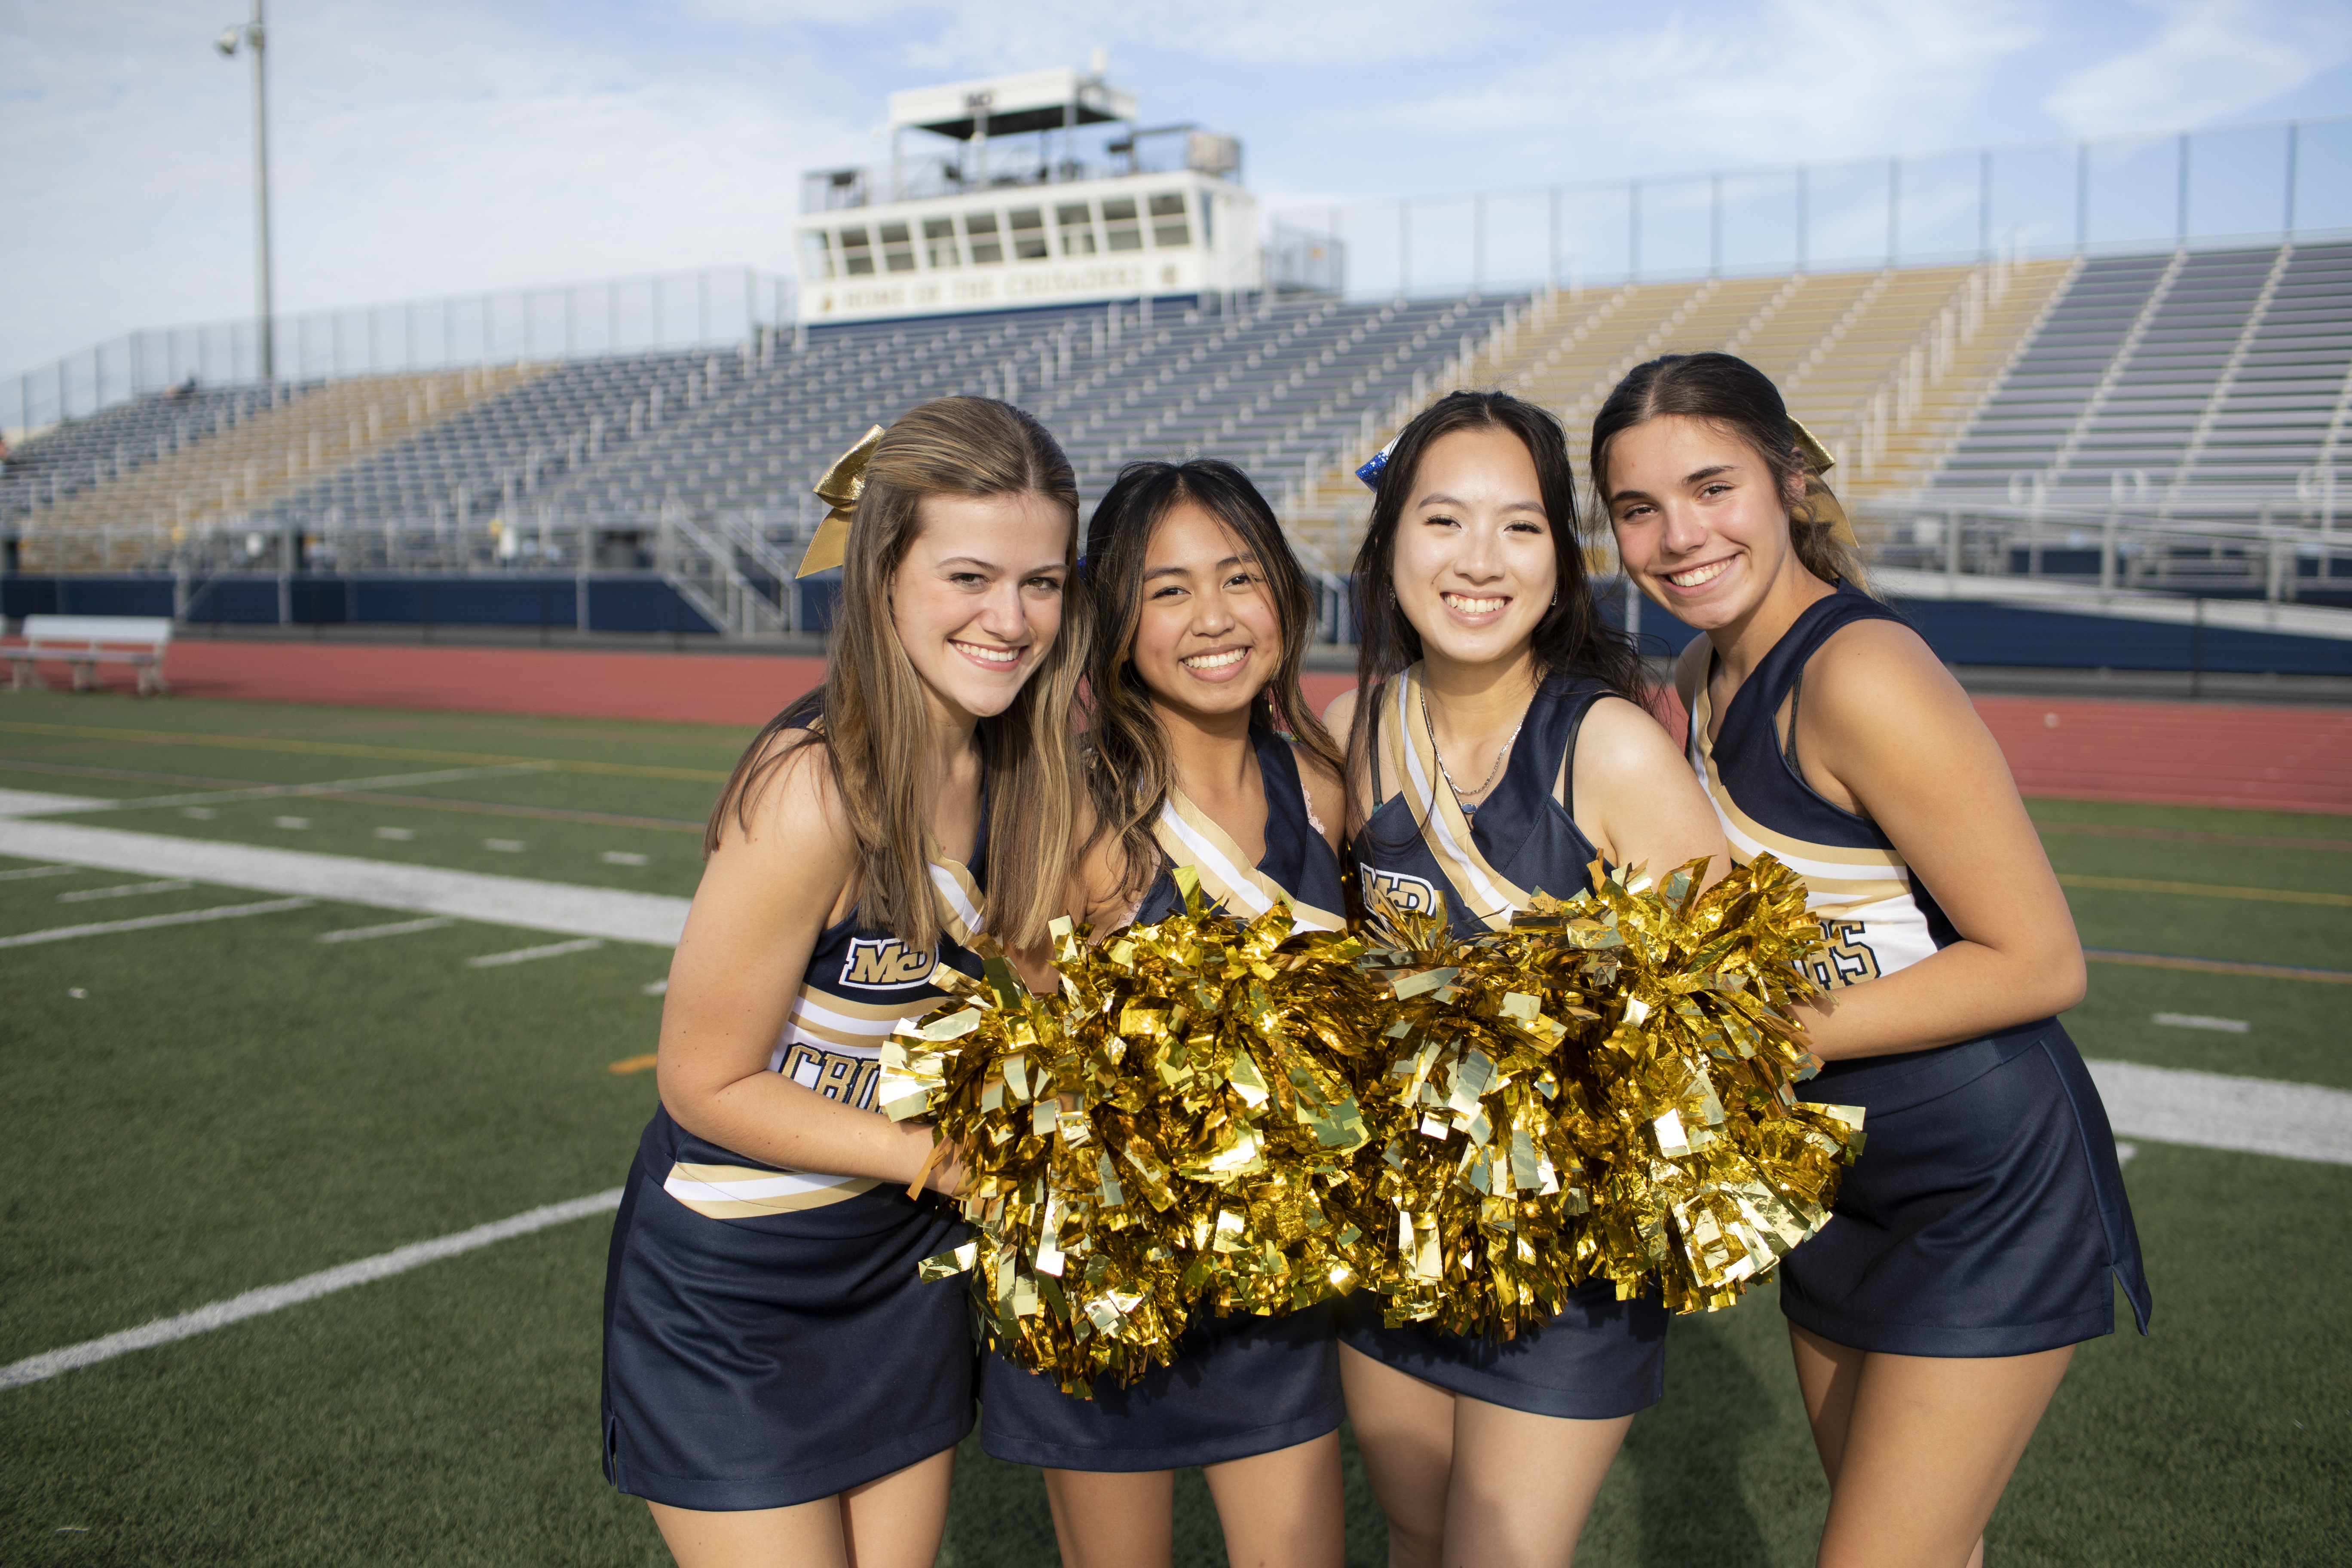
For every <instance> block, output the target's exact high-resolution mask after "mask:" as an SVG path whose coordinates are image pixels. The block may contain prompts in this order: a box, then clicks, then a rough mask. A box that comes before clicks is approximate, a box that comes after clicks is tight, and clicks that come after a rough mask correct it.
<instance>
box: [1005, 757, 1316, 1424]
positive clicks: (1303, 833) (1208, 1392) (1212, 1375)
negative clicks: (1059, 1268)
mask: <svg viewBox="0 0 2352 1568" xmlns="http://www.w3.org/2000/svg"><path fill="white" fill-rule="evenodd" d="M1251 739H1252V741H1253V742H1255V749H1256V752H1257V763H1258V776H1259V779H1260V782H1261V784H1263V785H1264V788H1265V858H1264V859H1262V860H1260V861H1258V862H1257V865H1256V868H1255V875H1254V876H1253V875H1252V874H1251V873H1250V872H1249V871H1248V870H1247V869H1246V866H1247V862H1246V859H1245V858H1244V854H1243V852H1242V850H1241V849H1240V848H1239V847H1237V846H1235V845H1234V841H1233V839H1232V838H1231V837H1228V836H1226V835H1225V834H1224V832H1223V830H1222V829H1220V828H1218V827H1217V826H1216V825H1215V824H1214V823H1213V821H1211V820H1210V818H1209V817H1208V816H1207V815H1206V814H1204V813H1202V812H1201V811H1199V810H1198V809H1197V808H1195V807H1192V805H1190V803H1189V802H1185V801H1183V800H1181V799H1178V800H1175V801H1171V803H1170V804H1169V807H1168V809H1167V810H1166V811H1164V812H1163V813H1162V814H1161V818H1160V823H1159V825H1158V837H1159V838H1160V843H1161V846H1162V847H1163V850H1164V851H1165V854H1166V856H1167V858H1168V864H1182V865H1189V866H1192V867H1193V868H1195V869H1196V870H1198V871H1199V872H1200V874H1201V887H1202V893H1203V894H1204V895H1206V896H1208V897H1209V898H1210V899H1211V900H1213V902H1214V903H1215V904H1217V905H1218V906H1219V907H1221V908H1223V910H1225V912H1226V913H1228V914H1232V915H1235V916H1237V917H1239V918H1241V919H1244V920H1246V919H1249V918H1251V917H1252V916H1253V915H1255V914H1256V913H1260V912H1263V910H1265V908H1266V907H1267V903H1266V900H1267V899H1268V898H1269V896H1282V897H1285V898H1286V900H1287V901H1289V902H1290V904H1291V906H1292V911H1293V915H1294V918H1295V919H1300V920H1303V921H1305V922H1306V923H1311V924H1316V925H1321V926H1336V925H1337V924H1338V923H1339V915H1338V912H1337V911H1339V910H1340V909H1341V908H1342V907H1343V905H1342V898H1341V891H1340V886H1339V860H1338V859H1337V858H1335V857H1334V856H1333V855H1332V853H1331V847H1330V846H1329V845H1328V843H1326V842H1325V841H1324V837H1323V835H1322V834H1321V833H1320V832H1319V831H1318V830H1317V829H1316V827H1315V826H1313V825H1312V823H1311V822H1310V821H1309V820H1308V816H1307V797H1306V795H1305V793H1304V791H1303V789H1302V787H1301V784H1300V781H1299V776H1298V767H1297V761H1296V759H1295V758H1294V757H1293V756H1292V755H1291V750H1290V745H1289V742H1286V741H1284V740H1283V739H1282V738H1281V737H1279V736H1277V735H1275V734H1273V733H1271V732H1269V731H1254V732H1253V734H1252V736H1251ZM1182 908H1183V900H1182V898H1181V896H1180V895H1179V893H1178V892H1177V889H1176V882H1175V879H1174V878H1173V877H1172V876H1171V875H1170V873H1169V870H1168V865H1163V866H1162V868H1161V869H1160V875H1159V877H1158V878H1157V879H1154V881H1153V882H1152V884H1151V886H1150V889H1148V890H1147V891H1146V892H1145V894H1144V896H1143V901H1142V902H1141V903H1140V904H1139V905H1138V906H1137V907H1136V911H1135V917H1134V919H1135V923H1136V924H1139V925H1140V924H1146V923H1149V922H1150V921H1158V920H1163V919H1165V918H1167V917H1168V916H1170V915H1171V914H1174V913H1176V912H1178V911H1179V910H1181V909H1182ZM1332 1331H1333V1325H1332V1310H1331V1306H1330V1303H1328V1302H1325V1303H1323V1304H1321V1305H1318V1306H1314V1307H1309V1308H1307V1309H1306V1310H1303V1311H1297V1312H1290V1313H1286V1314H1285V1315H1283V1316H1281V1317H1273V1318H1265V1317H1255V1316H1251V1315H1249V1314H1247V1313H1237V1314H1234V1316H1231V1317H1225V1318H1216V1319H1212V1320H1210V1321H1203V1322H1196V1323H1194V1324H1193V1325H1192V1327H1191V1328H1189V1329H1187V1330H1186V1331H1185V1333H1184V1336H1183V1338H1182V1339H1181V1340H1180V1341H1179V1342H1178V1346H1177V1354H1176V1358H1175V1359H1174V1360H1173V1361H1172V1362H1171V1363H1168V1364H1167V1365H1165V1366H1159V1367H1154V1368H1153V1369H1152V1370H1151V1371H1150V1373H1147V1374H1146V1375H1145V1376H1144V1377H1142V1378H1141V1379H1139V1380H1138V1381H1137V1382H1135V1383H1131V1384H1126V1385H1124V1386H1122V1385H1121V1384H1120V1383H1119V1381H1118V1379H1117V1378H1115V1377H1103V1378H1098V1379H1097V1380H1096V1383H1095V1386H1094V1397H1093V1398H1091V1399H1081V1398H1078V1397H1076V1395H1073V1394H1065V1393H1063V1392H1062V1390H1061V1387H1060V1385H1059V1384H1056V1383H1055V1381H1054V1379H1052V1378H1050V1377H1043V1376H1040V1375H1039V1374H1037V1373H1033V1372H1030V1371H1028V1370H1027V1369H1025V1368H1024V1367H1022V1366H1020V1365H1018V1364H1016V1363H1013V1362H1011V1361H1007V1360H1006V1359H1005V1358H1003V1356H1000V1355H998V1354H997V1353H996V1352H994V1351H988V1352H984V1353H983V1354H982V1358H981V1395H980V1403H981V1443H982V1447H986V1448H987V1450H988V1451H989V1452H990V1453H991V1454H992V1455H994V1456H995V1457H996V1458H1000V1459H1006V1460H1010V1461H1012V1462H1013V1463H1015V1464H1023V1465H1041V1466H1045V1467H1048V1468H1053V1469H1060V1470H1171V1469H1177V1468H1181V1467H1183V1466H1187V1465H1215V1464H1222V1463H1223V1462H1224V1461H1225V1460H1228V1459H1240V1458H1247V1457H1249V1456H1250V1455H1252V1454H1265V1453H1271V1452H1273V1451H1274V1450H1275V1449H1277V1448H1287V1447H1292V1446H1293V1445H1295V1444H1299V1443H1304V1442H1307V1441H1308V1440H1309V1439H1312V1438H1316V1437H1319V1436H1322V1435H1323V1434H1324V1433H1326V1432H1330V1431H1335V1430H1337V1429H1338V1427H1339V1418H1340V1416H1341V1415H1342V1414H1343V1413H1344V1405H1343V1403H1342V1399H1341V1396H1340V1392H1339V1348H1338V1346H1337V1344H1336V1343H1335V1342H1334V1341H1333V1338H1332Z"/></svg>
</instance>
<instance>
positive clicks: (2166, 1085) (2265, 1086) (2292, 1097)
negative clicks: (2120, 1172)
mask: <svg viewBox="0 0 2352 1568" xmlns="http://www.w3.org/2000/svg"><path fill="white" fill-rule="evenodd" d="M2090 1067H2091V1077H2092V1078H2093V1079H2095V1080H2096V1081H2097V1083H2098V1086H2099V1098H2100V1099H2101V1100H2104V1101H2105V1102H2106V1107H2107V1120H2108V1121H2110V1122H2111V1123H2113V1124H2114V1126H2115V1130H2116V1135H2117V1136H2118V1137H2124V1138H2145V1139H2147V1140H2149V1141H2150V1142H2158V1143H2190V1144H2195V1145H2196V1146H2198V1147H2199V1148H2203V1149H2234V1150H2238V1151H2241V1152H2245V1153H2249V1154H2281V1155H2284V1156H2285V1157H2286V1158H2288V1159H2290V1160H2322V1161H2326V1162H2327V1163H2330V1164H2336V1165H2352V1092H2347V1091H2346V1090H2344V1089H2323V1088H2321V1087H2320V1086H2318V1085H2317V1084H2308V1083H2281V1082H2279V1081H2277V1080H2276V1079H2265V1078H2231V1077H2228V1076H2226V1075H2224V1074H2221V1073H2211V1072H2189V1071H2187V1070H2184V1069H2182V1068H2152V1067H2142V1066H2141V1065H2140V1064H2139V1063H2137V1062H2111V1061H2096V1062H2093V1063H2091V1064H2090Z"/></svg>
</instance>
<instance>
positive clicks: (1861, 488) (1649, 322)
mask: <svg viewBox="0 0 2352 1568" xmlns="http://www.w3.org/2000/svg"><path fill="white" fill-rule="evenodd" d="M2073 268H2074V263H2072V262H2066V261H2059V262H2028V263H2022V264H2011V263H2007V262H1994V263H1987V264H1984V265H1980V266H1977V267H1941V268H1907V269H1900V270H1896V269H1886V270H1879V271H1870V272H1843V273H1798V274H1794V275H1790V276H1784V277H1766V278H1740V279H1702V280H1698V281H1689V282H1675V283H1663V284H1628V285H1624V286H1622V287H1620V288H1618V289H1612V290H1607V291H1603V290H1601V289H1590V290H1584V291H1581V292H1570V291H1566V290H1555V291H1553V292H1551V293H1549V294H1545V295H1541V296H1538V298H1537V299H1536V300H1533V301H1531V302H1530V304H1529V306H1528V309H1527V310H1526V311H1525V312H1524V313H1523V314H1521V315H1519V316H1518V317H1517V320H1516V321H1512V322H1511V323H1510V324H1508V325H1507V326H1506V327H1504V328H1502V329H1500V330H1498V331H1496V332H1494V333H1493V334H1492V335H1491V336H1490V337H1488V338H1487V339H1486V342H1484V343H1483V344H1481V345H1480V346H1479V348H1478V350H1477V352H1475V353H1474V354H1472V355H1471V356H1470V357H1469V359H1468V361H1467V362H1466V363H1465V364H1464V365H1462V366H1461V367H1460V368H1459V374H1456V375H1455V376H1454V379H1453V381H1452V382H1451V383H1450V384H1447V385H1445V386H1436V387H1432V388H1431V389H1430V394H1429V400H1434V398H1436V397H1437V396H1440V395H1444V393H1445V392H1447V391H1450V390H1452V389H1453V387H1454V386H1472V387H1501V388H1504V389H1506V390H1508V391H1511V392H1515V393H1517V395H1520V396H1522V397H1526V398H1528V399H1530V400H1532V401H1535V402H1538V403H1541V404H1543V405H1546V406H1548V407H1549V408H1551V409H1553V410H1554V411H1556V412H1558V413H1559V415H1560V416H1561V418H1562V420H1563V421H1564V423H1565V424H1566V426H1567V428H1568V438H1569V450H1570V457H1571V458H1572V459H1573V461H1574V463H1575V465H1576V468H1577V471H1578V473H1579V475H1580V476H1582V475H1583V474H1585V472H1586V458H1587V452H1586V447H1587V446H1588V445H1589V441H1590V437H1591V424H1592V416H1593V415H1594V414H1596V413H1597V412H1598V411H1599V410H1600V407H1601V403H1602V402H1603V400H1605V399H1606V398H1607V396H1608V395H1609V393H1610V391H1611V389H1612V388H1613V387H1614V386H1615V385H1616V384H1617V382H1618V380H1619V379H1620V378H1621V377H1622V376H1623V374H1625V373H1626V372H1627V371H1629V370H1631V369H1632V368H1633V366H1635V365H1636V364H1639V363H1642V362H1643V361H1644V360H1647V359H1651V358H1654V357H1655V356H1656V355H1659V354H1663V353H1695V352H1698V351H1702V350H1708V349H1715V350H1721V351H1723V352H1725V353H1736V354H1738V355H1740V356H1741V357H1742V358H1745V359H1747V360H1748V361H1749V362H1750V363H1754V364H1756V365H1757V366H1758V367H1759V368H1760V369H1762V370H1764V371H1765V372H1766V373H1767V374H1769V375H1770V376H1771V377H1772V378H1773V380H1774V382H1775V383H1776V384H1779V386H1780V390H1781V394H1782V395H1783V396H1784V397H1785V398H1787V399H1788V402H1789V407H1790V413H1791V414H1792V415H1794V416H1796V417H1797V418H1799V419H1801V420H1802V421H1803V422H1804V423H1805V425H1806V426H1807V427H1808V428H1810V429H1811V431H1812V432H1813V433H1814V435H1815V436H1816V437H1819V438H1820V440H1821V441H1822V444H1823V445H1824V446H1825V447H1828V448H1829V450H1830V452H1831V453H1832V456H1834V457H1835V458H1837V459H1838V462H1839V468H1838V470H1837V471H1836V473H1835V474H1834V475H1833V476H1832V483H1833V484H1835V485H1836V486H1837V487H1838V488H1839V489H1840V490H1841V493H1843V494H1847V495H1850V496H1853V497H1854V498H1856V499H1868V498H1869V497H1872V496H1874V495H1881V494H1887V493H1893V492H1897V491H1901V490H1904V489H1909V488H1911V487H1913V486H1915V485H1916V484H1917V483H1918V482H1919V481H1920V480H1921V479H1923V478H1924V477H1925V476H1926V475H1927V473H1929V472H1931V471H1932V470H1933V469H1934V468H1935V466H1936V465H1937V463H1938V462H1939V461H1940V460H1941V459H1942V458H1943V455H1944V453H1945V452H1947V451H1948V449H1949V448H1950V447H1951V446H1952V444H1953V443H1954V442H1956V441H1957V440H1958V438H1959V437H1960V434H1961V433H1962V431H1963V430H1964V429H1965V428H1966V427H1967V426H1968V423H1969V420H1970V419H1971V418H1972V417H1973V416H1974V415H1975V413H1976V411H1977V409H1978V408H1979V406H1981V405H1982V404H1983V402H1984V400H1985V399H1986V397H1987V396H1988V395H1990V391H1991V390H1992V388H1993V387H1994V386H1995V385H1996V384H1998V382H1999V380H2000V376H2001V374H2003V373H2004V372H2005V371H2006V369H2007V368H2008V366H2009V365H2010V364H2011V363H2012V361H2013V360H2014V358H2015V356H2016V353H2017V352H2018V350H2019V347H2020V345H2021V343H2022V342H2024V341H2025V339H2026V338H2027V337H2028V336H2029V335H2030V333H2031V332H2032V329H2033V327H2034V325H2035V324H2036V323H2037V322H2038V321H2040V320H2041V318H2042V314H2043V313H2044V311H2045V310H2046V309H2047V307H2048V304H2049V301H2050V300H2052V299H2053V297H2054V296H2055V294H2056V293H2057V291H2058V290H2060V289H2063V286H2064V284H2065V282H2066V280H2067V279H2068V278H2069V277H2071V276H2072V272H2073ZM1395 429H1396V426H1394V425H1393V424H1390V425H1388V426H1385V427H1383V428H1382V429H1381V430H1380V432H1379V434H1378V437H1377V438H1376V439H1375V440H1374V441H1373V442H1372V443H1371V448H1370V449H1376V448H1377V447H1378V446H1379V445H1380V444H1381V443H1382V442H1385V441H1387V440H1388V439H1389V438H1390V437H1391V436H1393V435H1394V434H1395ZM1370 449H1368V451H1367V453H1366V454H1365V455H1367V456H1369V452H1370ZM1581 499H1584V498H1580V500H1581ZM1369 512H1370V498H1369V496H1368V495H1367V494H1366V493H1365V492H1364V491H1363V489H1361V487H1360V486H1359V485H1358V484H1357V482H1356V480H1355V479H1354V477H1353V475H1352V473H1350V472H1349V470H1348V468H1342V467H1334V468H1329V469H1327V470H1326V471H1325V472H1324V473H1323V474H1321V475H1319V476H1318V478H1317V479H1316V480H1315V481H1314V482H1313V483H1312V484H1311V485H1308V486H1307V487H1306V488H1305V489H1303V490H1302V491H1301V492H1300V493H1299V495H1298V498H1297V504H1296V506H1295V507H1294V509H1293V512H1292V516H1291V519H1290V521H1291V524H1292V528H1293V531H1294V532H1295V533H1296V534H1297V537H1298V538H1299V539H1300V540H1301V541H1302V542H1306V543H1307V544H1309V545H1310V546H1311V547H1312V548H1313V551H1314V552H1315V553H1317V554H1318V555H1319V556H1320V557H1321V558H1322V559H1324V560H1327V561H1329V562H1331V563H1334V564H1335V565H1344V563H1346V562H1347V561H1349V560H1350V559H1352V557H1353V553H1354V550H1355V545H1356V542H1357V540H1358V539H1359V538H1360V536H1361V531H1362V528H1363V525H1364V522H1365V521H1366V518H1367V517H1368V515H1369ZM1596 564H1599V563H1598V562H1596Z"/></svg>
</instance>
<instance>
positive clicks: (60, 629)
mask: <svg viewBox="0 0 2352 1568" xmlns="http://www.w3.org/2000/svg"><path fill="white" fill-rule="evenodd" d="M171 640H172V618H171V617H170V616H26V617H25V625H24V630H23V634H22V635H21V636H19V637H11V638H9V639H8V641H7V643H6V645H5V647H0V652H5V654H6V655H7V658H8V662H9V664H10V665H12V666H14V667H15V679H13V680H12V681H11V682H10V685H11V686H12V687H13V689H16V690H18V691H23V690H25V689H26V688H28V687H29V688H33V689H38V688H39V686H40V684H41V679H40V676H39V675H38V674H37V673H36V672H35V670H34V668H33V666H34V663H35V661H37V660H39V659H45V658H46V659H51V660H55V661H58V662H60V663H63V664H67V665H70V666H71V667H72V668H73V684H74V689H75V690H76V691H89V690H91V689H94V688H95V687H97V686H98V684H99V679H98V667H99V666H100V665H101V664H127V665H130V666H131V668H134V669H136V670H137V671H138V672H139V693H140V695H141V696H142V697H143V696H146V695H148V694H149V693H151V692H163V691H168V690H170V689H171V688H170V687H168V686H165V685H164V684H163V648H164V645H166V644H167V643H169V642H170V641H171Z"/></svg>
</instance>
